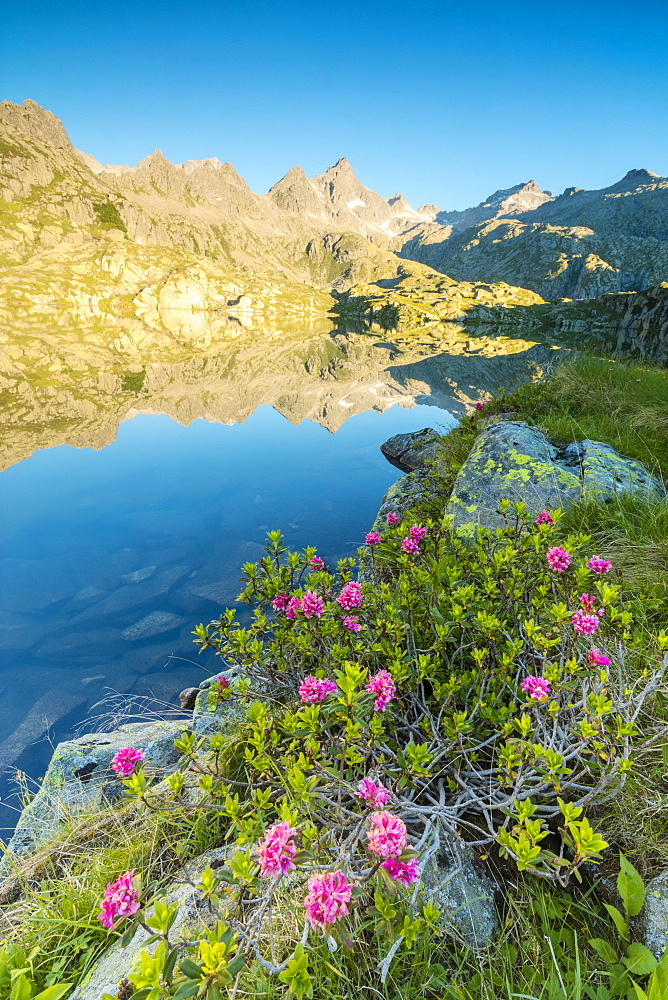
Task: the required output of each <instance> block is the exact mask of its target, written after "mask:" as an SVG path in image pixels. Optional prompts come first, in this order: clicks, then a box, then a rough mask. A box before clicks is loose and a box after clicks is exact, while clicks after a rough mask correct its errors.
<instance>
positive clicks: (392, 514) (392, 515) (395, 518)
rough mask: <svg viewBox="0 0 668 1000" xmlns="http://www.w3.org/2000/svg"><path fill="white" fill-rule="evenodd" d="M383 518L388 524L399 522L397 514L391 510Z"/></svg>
mask: <svg viewBox="0 0 668 1000" xmlns="http://www.w3.org/2000/svg"><path fill="white" fill-rule="evenodd" d="M385 520H386V521H387V523H388V524H399V521H400V517H399V515H398V514H395V512H394V511H393V510H391V511H390V512H389V514H388V515H387V517H386V518H385Z"/></svg>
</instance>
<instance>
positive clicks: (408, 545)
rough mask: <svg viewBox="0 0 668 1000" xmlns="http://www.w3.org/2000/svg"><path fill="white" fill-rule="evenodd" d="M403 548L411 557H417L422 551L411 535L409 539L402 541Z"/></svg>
mask: <svg viewBox="0 0 668 1000" xmlns="http://www.w3.org/2000/svg"><path fill="white" fill-rule="evenodd" d="M401 547H402V549H403V550H404V552H408V554H409V555H411V556H416V555H417V554H418V552H419V551H420V546H419V545H418V543H417V542H416V541H415V539H414V538H411V537H410V535H409V536H408V537H407V538H402V539H401Z"/></svg>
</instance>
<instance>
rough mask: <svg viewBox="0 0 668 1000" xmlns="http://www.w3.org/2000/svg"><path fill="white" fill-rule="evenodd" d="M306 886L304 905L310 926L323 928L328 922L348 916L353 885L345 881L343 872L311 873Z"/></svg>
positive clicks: (333, 922)
mask: <svg viewBox="0 0 668 1000" xmlns="http://www.w3.org/2000/svg"><path fill="white" fill-rule="evenodd" d="M307 887H308V893H307V895H306V898H305V899H304V907H305V909H306V919H307V920H308V922H309V923H310V925H311V927H313V928H314V929H315V928H317V927H319V928H321V929H324V928H325V927H326V926H327V925H328V924H335V923H336V922H337V920H341V918H342V917H347V916H348V913H349V903H350V897H351V894H352V888H353V887H352V885H350V883H349V882H347V881H346V878H345V876H344V874H343V872H341V871H335V872H325V873H324V874H323V875H311V877H310V879H309V880H308V883H307Z"/></svg>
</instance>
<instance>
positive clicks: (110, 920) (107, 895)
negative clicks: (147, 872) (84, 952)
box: [97, 868, 140, 929]
mask: <svg viewBox="0 0 668 1000" xmlns="http://www.w3.org/2000/svg"><path fill="white" fill-rule="evenodd" d="M136 873H137V869H136V868H133V869H132V871H130V872H126V873H125V875H119V877H118V878H117V879H116V881H115V882H110V883H109V884H108V885H107V888H106V889H105V890H104V896H103V898H102V903H101V904H100V905H101V907H102V909H101V912H100V913H98V915H97V919H98V920H99V921H100V923H101V924H102V926H103V927H108V928H109V929H111V928H112V927H113V926H114V923H115V922H116V920H118V918H119V917H131V916H132V915H133V914H134V913H136V912H137V910H138V909H139V906H140V903H139V893H138V892H137V891H136V890H135V889H134V888H133V887H132V879H133V878H134V876H135V875H136Z"/></svg>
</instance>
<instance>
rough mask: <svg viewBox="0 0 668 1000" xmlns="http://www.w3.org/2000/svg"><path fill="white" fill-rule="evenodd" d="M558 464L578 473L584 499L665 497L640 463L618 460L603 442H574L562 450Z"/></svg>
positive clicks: (611, 449) (632, 460) (655, 479)
mask: <svg viewBox="0 0 668 1000" xmlns="http://www.w3.org/2000/svg"><path fill="white" fill-rule="evenodd" d="M560 464H561V465H565V466H569V465H571V464H573V465H574V466H576V468H577V469H579V472H580V476H581V479H582V491H583V493H584V494H586V495H587V496H590V497H592V498H596V497H597V496H601V495H602V496H610V495H611V494H613V493H621V492H623V493H637V494H639V495H641V496H645V497H652V496H655V497H661V496H665V490H664V488H663V485H662V483H661V481H660V479H658V478H657V477H656V476H653V475H652V474H651V473H650V472H648V471H647V469H646V468H645V466H644V465H643V464H642V462H636V461H634V459H632V458H622V456H621V455H619V454H618V453H617V452H616V451H615V449H614V448H613V447H612V446H611V445H609V444H605V443H604V442H603V441H589V440H585V441H576V442H574V443H573V444H569V445H568V446H567V447H566V448H564V449H563V451H562V453H561V455H560Z"/></svg>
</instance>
